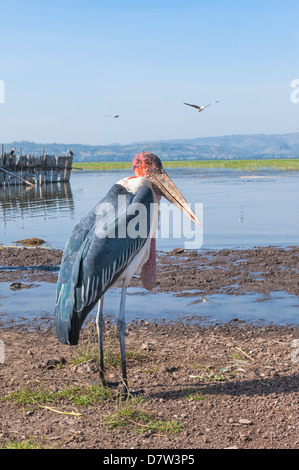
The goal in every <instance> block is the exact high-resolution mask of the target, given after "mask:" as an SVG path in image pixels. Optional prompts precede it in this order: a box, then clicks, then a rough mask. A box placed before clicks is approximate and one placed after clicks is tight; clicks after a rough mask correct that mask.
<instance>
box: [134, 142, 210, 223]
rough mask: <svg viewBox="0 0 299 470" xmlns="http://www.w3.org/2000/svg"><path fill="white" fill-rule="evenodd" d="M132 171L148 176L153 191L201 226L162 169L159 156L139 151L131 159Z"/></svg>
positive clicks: (137, 174)
mask: <svg viewBox="0 0 299 470" xmlns="http://www.w3.org/2000/svg"><path fill="white" fill-rule="evenodd" d="M133 172H134V175H135V176H136V177H138V176H143V177H144V178H148V179H149V180H150V182H151V183H152V185H153V189H154V191H156V192H157V193H158V194H160V195H162V196H164V197H165V198H166V199H167V200H168V201H169V202H171V203H172V204H174V205H175V206H176V207H178V208H179V209H180V210H181V211H182V212H183V213H184V214H186V215H187V216H188V217H190V218H191V219H192V220H194V222H196V223H197V224H198V225H200V226H201V223H200V221H199V220H198V218H197V217H196V215H195V214H194V212H193V210H192V209H191V207H190V206H189V204H188V203H187V201H186V200H185V198H184V196H183V195H182V194H181V192H180V191H179V189H178V188H177V187H176V185H175V184H174V182H173V181H172V180H171V179H170V178H169V176H168V175H167V173H166V172H165V170H164V169H163V165H162V162H161V160H160V158H158V157H157V156H156V155H154V154H153V153H150V152H146V151H143V152H140V153H138V154H137V155H136V157H135V158H134V160H133Z"/></svg>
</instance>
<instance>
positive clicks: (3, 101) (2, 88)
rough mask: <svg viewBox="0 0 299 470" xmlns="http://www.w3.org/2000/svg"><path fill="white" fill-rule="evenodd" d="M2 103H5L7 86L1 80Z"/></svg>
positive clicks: (0, 96) (0, 100) (0, 95)
mask: <svg viewBox="0 0 299 470" xmlns="http://www.w3.org/2000/svg"><path fill="white" fill-rule="evenodd" d="M0 103H5V85H4V81H3V80H0Z"/></svg>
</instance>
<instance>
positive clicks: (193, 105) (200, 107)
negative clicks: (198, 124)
mask: <svg viewBox="0 0 299 470" xmlns="http://www.w3.org/2000/svg"><path fill="white" fill-rule="evenodd" d="M216 103H219V101H213V102H212V103H209V104H206V105H205V106H198V105H197V104H190V103H184V104H186V105H187V106H192V107H193V108H196V109H197V110H198V112H199V113H200V112H201V111H203V110H204V109H205V108H207V107H208V106H211V105H212V104H216Z"/></svg>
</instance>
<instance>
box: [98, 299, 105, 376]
mask: <svg viewBox="0 0 299 470" xmlns="http://www.w3.org/2000/svg"><path fill="white" fill-rule="evenodd" d="M103 307H104V296H102V297H101V298H100V300H99V304H98V313H97V318H96V324H97V331H98V343H99V363H100V381H101V382H102V384H103V385H107V384H106V380H105V377H104V329H105V320H104V316H103Z"/></svg>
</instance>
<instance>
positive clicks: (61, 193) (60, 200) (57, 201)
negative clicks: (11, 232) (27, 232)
mask: <svg viewBox="0 0 299 470" xmlns="http://www.w3.org/2000/svg"><path fill="white" fill-rule="evenodd" d="M0 208H1V216H0V218H1V219H2V220H3V221H4V225H6V223H7V222H8V221H9V220H12V219H14V218H18V219H19V218H21V219H22V220H24V218H25V217H28V216H30V217H35V216H36V217H40V216H41V215H43V218H44V220H46V219H47V218H48V217H49V216H53V211H54V212H57V213H58V212H59V211H60V210H62V209H63V210H67V211H68V212H70V213H73V212H74V199H73V193H72V188H71V185H70V183H69V182H64V183H52V184H51V183H48V184H46V185H43V186H33V187H32V188H27V187H25V186H22V185H16V186H11V185H9V186H6V187H5V188H3V187H2V188H1V189H0Z"/></svg>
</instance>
